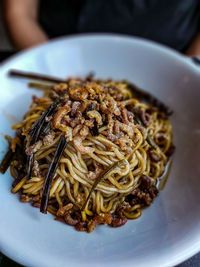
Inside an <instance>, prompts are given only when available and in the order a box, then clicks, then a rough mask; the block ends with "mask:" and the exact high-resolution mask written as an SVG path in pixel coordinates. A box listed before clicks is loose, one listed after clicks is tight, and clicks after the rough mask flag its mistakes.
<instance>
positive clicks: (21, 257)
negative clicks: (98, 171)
mask: <svg viewBox="0 0 200 267" xmlns="http://www.w3.org/2000/svg"><path fill="white" fill-rule="evenodd" d="M11 68H16V69H20V70H26V71H35V72H40V73H44V74H50V75H54V76H58V77H62V78H64V77H67V76H77V75H81V76H84V75H86V74H88V73H89V72H90V71H95V73H96V77H99V78H107V77H112V78H113V79H128V80H129V81H131V82H134V83H135V84H137V85H138V86H139V87H141V88H144V89H145V90H146V91H149V92H151V93H153V94H154V95H156V96H157V97H158V98H159V99H161V100H163V101H164V102H166V104H167V105H169V106H170V107H171V108H172V109H173V110H174V115H173V116H172V119H171V122H172V125H173V131H174V142H175V145H176V148H177V149H176V153H175V156H174V160H173V165H172V169H171V173H170V177H169V180H168V182H167V185H166V187H165V189H164V191H161V192H160V195H159V196H158V198H157V199H156V200H155V201H154V203H153V205H152V206H151V207H149V208H148V209H146V210H145V211H144V212H143V214H142V217H141V218H139V219H137V220H135V221H129V222H128V223H127V224H126V225H125V226H123V227H121V228H116V229H113V228H110V227H105V226H100V227H98V228H97V229H95V231H94V232H93V233H91V234H87V233H81V232H76V231H75V230H74V229H73V228H72V227H69V226H67V225H65V224H62V223H60V222H57V221H54V220H53V217H52V216H51V215H43V214H41V213H40V212H39V210H38V209H35V208H33V207H31V206H30V205H29V204H23V203H21V202H19V200H18V196H17V195H13V194H11V193H10V188H11V183H12V178H11V176H10V174H9V172H7V173H6V174H5V175H0V198H1V201H0V247H1V250H2V252H3V253H5V254H6V255H8V256H9V257H11V258H13V259H14V260H16V261H17V262H20V263H22V264H24V265H26V266H43V267H44V266H48V267H50V266H52V267H53V266H56V267H59V266H109V267H117V266H172V265H175V264H178V263H180V262H181V261H183V260H185V259H187V258H188V257H190V256H192V255H193V254H195V253H197V252H198V251H200V205H199V203H200V163H199V159H200V111H199V109H200V103H199V102H200V88H199V87H200V68H199V67H198V66H195V65H194V64H193V63H192V61H191V60H190V59H188V58H186V57H184V56H182V55H180V54H178V53H176V52H174V51H172V50H170V49H167V48H165V47H163V46H160V45H157V44H155V43H153V42H147V41H145V40H141V39H137V38H128V37H123V36H118V35H112V36H109V35H88V36H84V35H83V36H80V37H79V36H78V37H72V38H63V39H58V40H56V41H53V42H50V43H47V44H45V45H42V46H39V47H36V48H34V49H31V50H29V51H26V52H24V53H21V54H18V55H17V56H15V57H13V58H11V59H10V60H8V61H6V62H5V63H4V64H3V65H2V66H1V67H0V113H1V114H0V118H1V122H0V132H1V135H0V151H1V153H0V156H1V158H2V157H3V152H2V151H5V150H6V141H5V140H4V138H3V134H12V135H13V133H12V131H11V129H10V126H11V125H12V124H13V123H15V122H16V121H19V120H20V119H21V118H22V115H23V114H24V113H25V112H26V110H27V109H28V105H29V103H30V101H31V95H32V94H36V91H34V90H31V89H27V87H26V82H27V81H24V80H20V79H16V78H15V79H14V78H9V77H8V76H7V72H8V71H9V69H11ZM37 93H38V92H37Z"/></svg>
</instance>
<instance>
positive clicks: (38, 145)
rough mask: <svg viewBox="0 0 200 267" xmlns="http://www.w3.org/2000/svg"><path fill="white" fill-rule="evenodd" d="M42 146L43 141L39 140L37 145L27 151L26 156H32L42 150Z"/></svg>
mask: <svg viewBox="0 0 200 267" xmlns="http://www.w3.org/2000/svg"><path fill="white" fill-rule="evenodd" d="M41 146H42V141H41V140H39V141H37V142H36V143H35V144H33V145H32V146H29V147H28V148H27V149H26V154H27V155H32V154H34V153H36V152H37V151H38V150H39V149H40V148H41Z"/></svg>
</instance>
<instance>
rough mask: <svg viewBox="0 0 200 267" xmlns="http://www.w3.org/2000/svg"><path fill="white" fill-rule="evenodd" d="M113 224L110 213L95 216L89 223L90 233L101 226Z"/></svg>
mask: <svg viewBox="0 0 200 267" xmlns="http://www.w3.org/2000/svg"><path fill="white" fill-rule="evenodd" d="M111 222H112V216H111V214H109V213H103V214H100V215H97V216H95V217H94V218H92V219H91V220H90V221H89V222H88V232H89V233H91V232H92V231H94V229H95V228H96V227H97V226H98V225H99V224H104V225H108V224H111Z"/></svg>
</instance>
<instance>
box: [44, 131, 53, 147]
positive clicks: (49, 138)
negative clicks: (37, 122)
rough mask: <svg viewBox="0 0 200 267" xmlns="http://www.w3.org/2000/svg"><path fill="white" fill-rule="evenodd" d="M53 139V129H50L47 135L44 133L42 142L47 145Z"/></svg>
mask: <svg viewBox="0 0 200 267" xmlns="http://www.w3.org/2000/svg"><path fill="white" fill-rule="evenodd" d="M54 139H55V132H54V131H50V132H49V133H48V134H47V135H45V137H44V139H43V144H44V145H45V146H48V145H50V144H51V143H53V141H54Z"/></svg>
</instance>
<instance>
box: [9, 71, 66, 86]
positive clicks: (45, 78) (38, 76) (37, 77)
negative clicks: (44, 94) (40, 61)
mask: <svg viewBox="0 0 200 267" xmlns="http://www.w3.org/2000/svg"><path fill="white" fill-rule="evenodd" d="M8 74H9V76H12V77H20V78H26V79H32V80H40V81H46V82H52V83H66V82H67V81H66V80H64V79H60V78H56V77H52V76H48V75H43V74H39V73H34V72H24V71H19V70H11V71H9V73H8Z"/></svg>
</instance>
